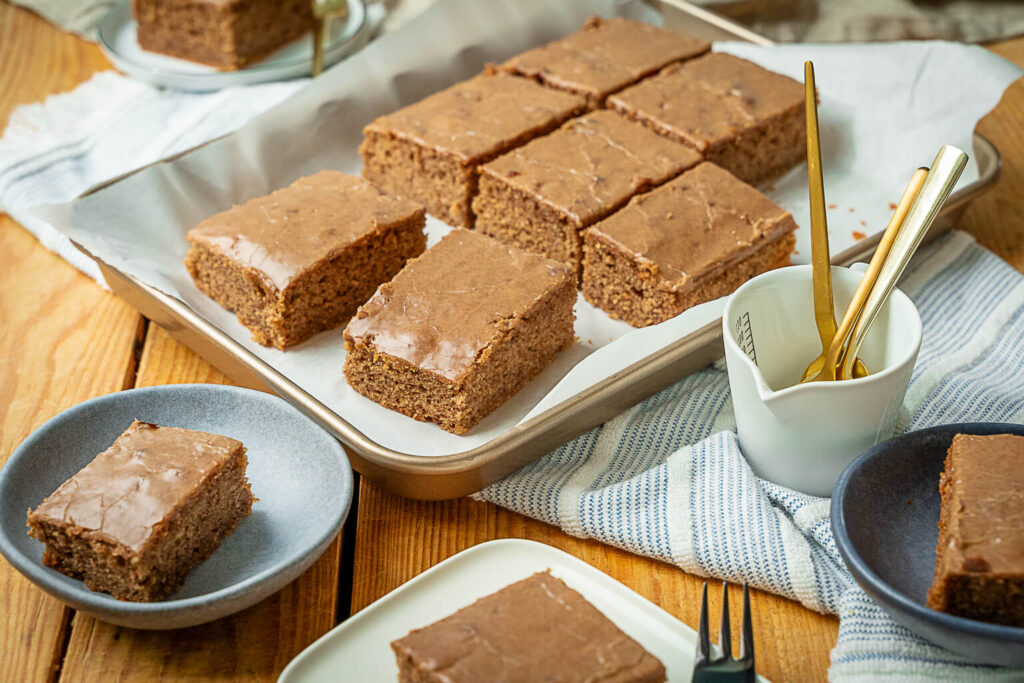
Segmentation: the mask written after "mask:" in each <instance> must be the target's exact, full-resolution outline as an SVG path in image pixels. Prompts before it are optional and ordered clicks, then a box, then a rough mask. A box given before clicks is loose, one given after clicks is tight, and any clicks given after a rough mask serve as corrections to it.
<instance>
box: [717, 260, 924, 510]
mask: <svg viewBox="0 0 1024 683" xmlns="http://www.w3.org/2000/svg"><path fill="white" fill-rule="evenodd" d="M862 275H863V269H862V268H861V269H858V270H854V269H849V268H839V267H833V268H832V287H833V296H834V298H835V310H836V317H837V318H842V315H843V312H845V311H846V307H847V305H848V304H849V302H850V300H851V299H852V298H853V294H854V291H855V290H856V289H857V285H858V284H859V283H860V280H861V277H862ZM812 297H813V295H812V290H811V266H809V265H808V266H792V267H789V268H781V269H778V270H773V271H770V272H768V273H765V274H763V275H760V276H758V277H756V278H754V279H752V280H750V281H749V282H747V283H746V284H744V285H743V286H742V287H740V288H739V289H737V290H736V292H735V293H733V295H732V296H731V297H730V298H729V301H728V303H727V304H726V307H725V314H724V315H723V316H722V325H723V328H724V329H723V332H724V337H725V357H726V363H727V364H728V369H729V385H730V387H731V389H732V399H733V406H734V409H735V414H736V426H737V429H738V431H739V440H740V447H741V449H742V450H743V455H744V456H745V457H746V459H747V461H748V462H749V463H750V466H751V468H753V470H754V472H755V474H757V475H758V476H760V477H763V478H766V479H769V480H771V481H774V482H776V483H779V484H782V485H783V486H787V487H790V488H794V489H797V490H798V491H803V492H804V493H809V494H812V495H816V496H829V495H831V493H832V487H833V486H834V485H835V482H836V480H837V479H838V478H839V475H840V474H841V473H842V471H843V470H844V469H845V468H846V466H847V465H848V464H849V463H850V462H851V461H853V459H854V458H856V457H857V456H858V455H859V454H860V453H862V452H863V451H864V450H866V449H867V448H869V447H871V446H873V445H874V444H875V443H877V442H879V441H883V440H885V439H887V438H889V437H890V436H892V433H893V430H894V428H895V424H896V417H897V413H898V411H899V408H900V406H901V405H902V404H903V397H904V395H905V394H906V390H907V385H908V384H909V382H910V374H911V372H912V371H913V369H914V363H915V362H916V360H917V352H918V350H919V349H920V348H921V317H920V316H919V315H918V312H917V308H916V307H915V306H914V304H913V302H912V301H911V300H910V298H909V297H907V295H905V294H904V293H903V292H901V291H899V290H898V289H896V290H894V291H893V293H892V296H890V298H889V301H888V303H886V305H885V306H884V307H883V308H882V310H881V311H880V313H879V315H878V317H877V318H876V320H875V323H874V325H873V326H872V328H871V331H870V332H869V333H868V336H867V338H866V339H865V342H864V345H863V346H862V347H861V352H860V358H861V360H862V361H863V362H864V364H865V365H866V366H867V368H868V371H869V372H870V375H869V376H867V377H863V378H860V379H853V380H845V381H841V382H812V383H808V384H798V382H799V381H800V377H801V375H802V373H803V371H804V369H805V368H806V367H807V365H808V363H810V362H811V361H812V360H813V359H814V358H815V357H816V356H817V355H818V354H819V353H821V343H820V341H819V338H818V333H817V329H816V328H815V325H814V307H813V301H812Z"/></svg>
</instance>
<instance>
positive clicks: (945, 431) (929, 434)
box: [832, 422, 1024, 667]
mask: <svg viewBox="0 0 1024 683" xmlns="http://www.w3.org/2000/svg"><path fill="white" fill-rule="evenodd" d="M956 434H1018V435H1021V436H1024V425H1017V424H999V423H992V422H970V423H965V424H955V425H943V426H941V427H932V428H930V429H922V430H920V431H917V432H910V433H908V434H904V435H903V436H899V437H896V438H895V439H890V440H889V441H886V442H884V443H880V444H878V445H877V446H875V447H874V448H872V449H871V450H869V451H867V452H866V453H864V454H863V455H861V456H860V457H859V458H857V459H856V460H855V461H854V462H853V463H852V464H851V465H850V466H849V467H848V468H847V469H846V471H845V472H844V473H843V475H842V476H841V477H840V478H839V482H838V483H837V484H836V488H835V491H834V492H833V494H832V531H833V534H834V535H835V539H836V544H837V545H838V546H839V552H840V554H842V556H843V560H844V561H845V562H846V566H847V567H849V569H850V571H851V572H852V573H853V577H854V578H855V579H856V580H857V583H859V584H860V586H861V588H863V589H864V591H865V592H867V594H868V595H870V596H871V597H872V598H874V599H875V600H876V601H877V602H878V603H879V604H880V605H882V607H883V608H885V610H886V611H887V612H889V614H890V615H892V618H893V619H895V620H896V621H898V622H899V623H901V624H903V625H904V626H906V627H907V628H909V629H910V630H912V631H914V632H915V633H917V634H918V635H920V636H921V637H922V638H926V639H927V640H930V641H932V642H933V643H936V644H938V645H941V646H942V647H945V648H946V649H948V650H950V651H952V652H955V653H957V654H960V655H963V656H964V657H969V658H971V659H974V660H976V661H978V662H982V663H986V664H1001V665H1003V666H1018V667H1019V666H1024V628H1017V627H1014V626H1000V625H998V624H988V623H985V622H981V621H975V620H973V619H965V618H963V617H956V616H952V615H950V614H944V613H942V612H937V611H935V610H932V609H929V608H928V607H926V606H925V602H926V598H927V594H928V588H929V587H930V586H931V584H932V578H933V576H934V574H935V545H936V543H937V542H938V538H939V529H938V523H939V503H940V501H939V475H940V474H941V473H942V470H943V467H944V461H945V458H946V451H947V450H948V449H949V444H950V443H951V442H952V440H953V437H954V436H955V435H956Z"/></svg>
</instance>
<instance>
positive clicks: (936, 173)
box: [841, 145, 967, 378]
mask: <svg viewBox="0 0 1024 683" xmlns="http://www.w3.org/2000/svg"><path fill="white" fill-rule="evenodd" d="M966 165H967V155H966V154H965V153H964V152H963V150H960V149H957V148H956V147H953V146H952V145H943V146H942V149H940V150H939V153H938V155H937V156H936V157H935V161H934V162H932V166H931V169H930V170H929V171H928V175H927V176H926V177H925V179H924V183H923V184H922V185H921V191H920V192H919V193H918V195H917V199H915V200H914V204H913V206H911V207H910V212H909V213H908V214H907V219H906V220H905V221H904V223H903V228H902V229H901V230H900V233H899V235H898V236H897V237H896V241H895V242H894V243H893V245H892V249H890V250H889V255H888V257H887V258H886V259H885V262H884V263H883V264H882V268H881V270H880V271H879V273H878V280H877V281H876V282H875V286H874V288H873V289H872V290H871V294H870V295H869V296H868V300H867V302H866V303H865V304H864V312H863V313H861V316H860V319H859V320H858V321H857V326H856V327H854V328H853V334H852V336H851V337H850V346H849V348H848V349H847V351H846V358H845V359H844V360H843V370H842V373H841V374H842V377H844V378H847V377H852V376H853V375H852V371H853V360H854V359H855V358H856V357H857V354H858V353H859V352H860V347H861V344H863V343H864V338H865V337H866V336H867V333H868V330H869V329H870V328H871V324H872V323H873V322H874V321H875V317H876V316H877V315H878V312H879V311H880V310H882V306H883V305H885V302H886V300H888V298H889V294H891V293H892V290H893V289H894V288H895V287H896V282H897V281H898V280H899V279H900V276H901V275H903V271H904V270H906V268H907V265H908V264H909V263H910V257H911V256H913V255H914V252H915V251H917V247H918V246H919V245H920V244H921V240H922V239H924V236H925V234H926V233H927V232H928V229H929V228H930V227H931V225H932V222H933V221H934V220H935V217H936V216H937V215H938V213H939V209H941V208H942V205H943V203H945V201H946V198H947V197H948V196H949V193H950V192H952V191H953V186H954V185H956V181H957V179H959V178H960V174H961V173H962V172H963V170H964V166H966Z"/></svg>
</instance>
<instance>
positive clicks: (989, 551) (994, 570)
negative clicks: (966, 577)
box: [940, 434, 1024, 576]
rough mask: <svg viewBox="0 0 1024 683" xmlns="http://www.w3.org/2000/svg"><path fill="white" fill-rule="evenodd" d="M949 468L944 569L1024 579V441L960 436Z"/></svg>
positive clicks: (1011, 437)
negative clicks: (1015, 576) (1005, 575)
mask: <svg viewBox="0 0 1024 683" xmlns="http://www.w3.org/2000/svg"><path fill="white" fill-rule="evenodd" d="M949 464H950V467H949V468H948V469H947V470H946V472H944V473H943V475H942V476H943V479H944V483H945V484H947V485H948V486H949V487H950V489H949V494H948V495H949V496H950V497H951V500H950V501H949V505H950V513H951V514H950V515H949V517H948V521H947V527H946V539H947V541H946V546H945V547H944V548H943V549H942V557H941V558H940V561H941V564H942V566H941V569H942V570H944V571H946V572H949V573H951V574H957V573H961V572H978V573H988V574H1013V575H1017V576H1020V575H1022V574H1024V436H1015V435H1013V434H998V435H994V436H972V435H969V434H957V435H956V436H955V437H954V438H953V444H952V447H951V448H950V461H949Z"/></svg>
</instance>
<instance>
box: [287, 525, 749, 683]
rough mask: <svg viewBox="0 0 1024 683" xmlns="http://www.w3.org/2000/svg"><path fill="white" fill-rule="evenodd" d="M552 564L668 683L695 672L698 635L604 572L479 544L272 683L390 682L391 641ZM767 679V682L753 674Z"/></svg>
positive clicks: (537, 550) (525, 547) (372, 609)
mask: <svg viewBox="0 0 1024 683" xmlns="http://www.w3.org/2000/svg"><path fill="white" fill-rule="evenodd" d="M547 570H550V571H551V573H552V574H553V575H554V576H557V577H558V578H560V579H561V580H562V581H564V582H565V583H566V584H567V585H568V586H569V587H570V588H572V589H574V590H576V591H578V592H579V593H580V594H581V595H583V597H584V598H586V599H587V600H589V601H590V602H591V604H593V605H594V606H595V607H597V609H599V610H600V611H601V612H602V613H603V614H604V615H605V616H606V617H608V618H609V619H611V620H612V621H613V622H615V624H616V625H617V626H618V627H619V628H620V629H622V630H623V631H625V632H626V633H627V634H628V635H629V636H630V637H631V638H633V639H634V640H636V641H637V642H638V643H640V644H641V645H643V646H644V647H645V648H646V649H647V650H648V651H649V652H651V653H652V654H653V655H654V656H655V657H657V658H658V659H660V660H661V662H662V663H663V664H664V665H665V669H666V670H667V672H668V680H669V682H670V683H677V682H678V683H685V682H687V681H689V680H690V678H691V675H692V672H693V659H694V653H695V650H696V647H697V634H696V632H695V631H694V630H693V629H691V628H690V627H689V626H687V625H686V624H684V623H682V622H681V621H679V620H678V619H676V618H675V617H673V616H672V615H671V614H669V613H668V612H666V611H665V610H663V609H661V608H660V607H658V606H657V605H655V604H654V603H652V602H650V601H648V600H646V599H644V598H642V597H640V596H639V595H637V594H636V593H634V592H633V591H631V590H630V589H628V588H626V587H625V586H624V585H622V584H621V583H619V582H618V581H616V580H615V579H613V578H611V577H610V576H608V575H607V574H604V573H603V572H601V571H599V570H597V569H595V568H594V567H591V566H590V565H589V564H587V563H586V562H583V561H582V560H579V559H577V558H575V557H573V556H572V555H569V554H568V553H565V552H563V551H561V550H558V549H556V548H552V547H551V546H549V545H545V544H543V543H537V542H536V541H526V540H521V539H512V538H510V539H503V540H499V541H488V542H487V543H481V544H480V545H477V546H474V547H472V548H470V549H468V550H464V551H462V552H461V553H459V554H457V555H455V556H453V557H451V558H449V559H447V560H445V561H444V562H441V563H440V564H438V565H437V566H435V567H433V568H431V569H429V570H427V571H425V572H423V573H422V574H420V575H419V576H417V577H416V578H414V579H413V580H411V581H409V582H408V583H406V584H404V585H402V586H400V587H399V588H396V589H395V590H393V591H392V592H390V593H388V594H387V595H385V596H384V597H383V598H381V599H380V600H378V601H377V602H375V603H373V604H372V605H370V606H369V607H367V608H366V609H364V610H362V611H361V612H359V613H357V614H356V615H354V616H352V617H350V618H349V619H348V620H347V621H345V622H343V623H342V624H341V625H340V626H337V627H335V628H334V629H333V630H331V631H329V632H328V633H327V634H326V635H324V636H323V637H321V638H320V639H319V640H317V641H316V642H315V643H313V644H312V645H310V646H309V647H307V648H306V649H305V650H303V651H302V652H301V653H300V654H299V656H298V657H296V658H295V659H294V660H292V662H291V663H290V664H289V665H288V667H287V668H286V669H285V670H284V671H283V672H282V673H281V677H280V678H279V679H278V683H319V682H321V681H323V682H324V683H327V682H334V681H338V680H340V678H339V676H340V675H342V674H344V679H345V680H352V681H366V682H369V681H394V680H396V678H397V676H398V667H397V665H396V664H395V656H394V654H393V653H392V652H391V641H393V640H395V639H397V638H401V637H402V636H404V635H405V634H407V633H408V632H409V631H411V630H412V629H414V628H422V627H423V626H426V625H428V624H431V623H433V622H435V621H438V620H439V619H443V618H444V617H446V616H448V615H449V614H451V613H453V612H455V611H457V610H459V609H461V608H462V607H465V606H466V605H469V604H471V603H473V602H475V601H476V600H478V599H480V598H482V597H484V596H486V595H490V594H491V593H494V592H496V591H498V590H501V589H502V588H504V587H505V586H507V585H509V584H511V583H515V582H516V581H519V580H520V579H525V578H527V577H528V576H531V575H532V574H534V573H536V572H542V571H547ZM758 680H760V681H764V683H767V680H766V679H764V678H761V677H758Z"/></svg>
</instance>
